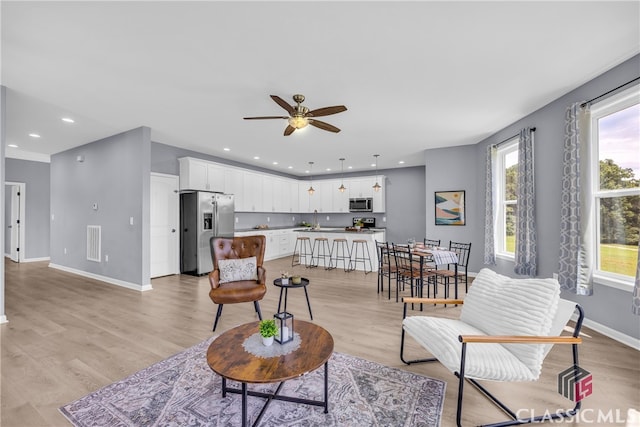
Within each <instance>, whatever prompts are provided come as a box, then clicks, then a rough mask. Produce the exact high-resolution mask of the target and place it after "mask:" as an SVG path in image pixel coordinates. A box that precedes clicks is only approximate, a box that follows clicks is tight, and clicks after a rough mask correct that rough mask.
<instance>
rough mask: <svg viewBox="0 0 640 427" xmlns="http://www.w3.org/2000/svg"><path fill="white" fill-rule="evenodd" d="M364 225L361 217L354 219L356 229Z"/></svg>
mask: <svg viewBox="0 0 640 427" xmlns="http://www.w3.org/2000/svg"><path fill="white" fill-rule="evenodd" d="M363 225H364V222H362V220H361V219H359V220H358V221H356V224H355V227H356V230H360V229H361V228H362V226H363Z"/></svg>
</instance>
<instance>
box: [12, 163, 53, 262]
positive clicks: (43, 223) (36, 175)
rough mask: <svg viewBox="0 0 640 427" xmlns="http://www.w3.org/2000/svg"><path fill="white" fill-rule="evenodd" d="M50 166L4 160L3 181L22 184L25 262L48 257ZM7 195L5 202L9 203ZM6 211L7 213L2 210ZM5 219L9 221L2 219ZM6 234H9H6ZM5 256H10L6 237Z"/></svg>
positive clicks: (47, 164)
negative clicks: (24, 194) (23, 192)
mask: <svg viewBox="0 0 640 427" xmlns="http://www.w3.org/2000/svg"><path fill="white" fill-rule="evenodd" d="M49 176H50V165H49V163H44V162H34V161H29V160H18V159H6V160H5V180H6V181H10V182H23V183H25V193H26V198H25V199H23V200H24V203H25V215H26V216H25V227H26V228H25V244H24V249H25V253H24V258H25V260H27V261H28V260H29V259H32V258H47V257H48V256H49V227H50V219H49V203H50V188H51V186H50V182H49ZM10 197H11V195H10V194H7V195H6V197H5V201H6V200H8V199H10ZM5 211H6V209H5ZM5 218H8V217H5ZM7 234H8V233H7ZM20 250H21V251H22V250H23V248H20ZM5 253H9V244H8V236H5Z"/></svg>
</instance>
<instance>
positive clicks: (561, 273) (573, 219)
mask: <svg viewBox="0 0 640 427" xmlns="http://www.w3.org/2000/svg"><path fill="white" fill-rule="evenodd" d="M588 119H589V114H588V110H586V109H582V108H580V103H575V104H573V105H571V106H570V107H569V108H567V111H566V113H565V131H564V157H563V161H562V199H561V202H560V260H559V269H558V281H559V282H560V286H561V288H562V289H564V290H567V291H570V292H573V293H576V294H578V295H591V294H593V283H592V280H591V276H592V275H591V266H592V265H593V263H592V254H591V252H592V251H591V247H590V239H589V237H590V235H589V234H590V233H589V232H588V231H589V227H590V225H591V196H590V194H589V193H590V191H589V189H590V188H591V187H590V178H589V167H588V165H589V147H588V146H589V144H588V141H589V136H588V129H589V126H588Z"/></svg>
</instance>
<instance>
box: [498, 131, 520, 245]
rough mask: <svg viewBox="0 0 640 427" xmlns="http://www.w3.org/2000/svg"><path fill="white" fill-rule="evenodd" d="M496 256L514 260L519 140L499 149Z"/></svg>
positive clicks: (513, 140)
mask: <svg viewBox="0 0 640 427" xmlns="http://www.w3.org/2000/svg"><path fill="white" fill-rule="evenodd" d="M496 170H497V175H498V177H497V193H498V197H497V212H496V218H497V224H496V255H497V256H502V257H507V258H514V257H515V251H516V214H517V211H518V199H517V196H516V188H517V185H518V138H517V137H516V138H514V139H512V140H510V141H507V142H505V143H503V144H502V145H501V146H500V147H498V153H497V159H496Z"/></svg>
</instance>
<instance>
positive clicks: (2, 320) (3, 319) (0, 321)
mask: <svg viewBox="0 0 640 427" xmlns="http://www.w3.org/2000/svg"><path fill="white" fill-rule="evenodd" d="M3 323H9V321H8V320H7V316H5V315H4V314H3V315H2V316H0V325H1V324H3Z"/></svg>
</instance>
